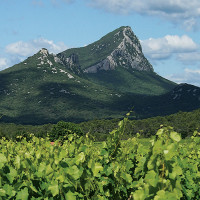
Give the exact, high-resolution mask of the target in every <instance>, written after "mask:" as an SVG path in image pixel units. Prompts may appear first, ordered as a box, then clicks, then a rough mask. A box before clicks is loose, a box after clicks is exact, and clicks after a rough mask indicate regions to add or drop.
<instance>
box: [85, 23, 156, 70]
mask: <svg viewBox="0 0 200 200" xmlns="http://www.w3.org/2000/svg"><path fill="white" fill-rule="evenodd" d="M119 38H121V42H120V43H119V45H118V46H117V47H116V48H114V49H113V51H112V52H111V53H110V54H109V55H108V56H107V57H106V58H105V59H103V60H102V61H100V62H98V63H96V64H95V65H92V66H90V67H88V68H87V69H85V70H84V72H86V73H97V72H98V71H100V70H114V69H115V68H116V67H118V66H120V67H124V68H132V69H134V70H138V71H153V67H152V66H151V64H150V63H149V62H148V60H147V59H146V58H145V57H144V55H143V53H142V47H141V45H140V42H139V40H138V38H137V37H136V36H135V34H134V33H133V31H132V29H131V28H130V27H128V26H127V27H122V28H120V29H119V31H118V32H117V33H115V34H114V36H113V42H114V43H115V42H116V41H119Z"/></svg>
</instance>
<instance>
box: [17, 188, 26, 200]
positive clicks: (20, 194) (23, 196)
mask: <svg viewBox="0 0 200 200" xmlns="http://www.w3.org/2000/svg"><path fill="white" fill-rule="evenodd" d="M22 199H23V200H28V188H27V187H25V188H24V189H22V190H20V191H19V192H18V193H17V196H16V200H22Z"/></svg>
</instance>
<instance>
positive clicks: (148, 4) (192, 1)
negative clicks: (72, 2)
mask: <svg viewBox="0 0 200 200" xmlns="http://www.w3.org/2000/svg"><path fill="white" fill-rule="evenodd" d="M87 1H89V2H90V5H91V6H94V7H97V8H102V9H104V10H106V11H109V12H115V13H120V14H130V13H138V14H142V15H149V16H156V17H158V16H159V17H163V18H166V19H168V20H170V21H171V22H172V23H176V24H179V23H181V25H183V26H185V28H186V29H193V28H195V27H196V26H197V24H198V20H199V19H200V1H199V0H168V1H166V0H142V1H141V0H87Z"/></svg>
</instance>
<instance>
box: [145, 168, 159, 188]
mask: <svg viewBox="0 0 200 200" xmlns="http://www.w3.org/2000/svg"><path fill="white" fill-rule="evenodd" d="M145 181H146V183H148V184H149V185H151V186H153V187H156V185H157V183H158V175H157V173H156V172H155V171H154V170H151V171H148V172H147V175H146V176H145Z"/></svg>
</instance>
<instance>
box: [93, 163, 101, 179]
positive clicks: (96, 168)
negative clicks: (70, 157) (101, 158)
mask: <svg viewBox="0 0 200 200" xmlns="http://www.w3.org/2000/svg"><path fill="white" fill-rule="evenodd" d="M102 170H103V167H102V165H101V163H98V162H96V163H93V165H92V172H93V174H94V176H97V174H98V173H99V172H100V171H102Z"/></svg>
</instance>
